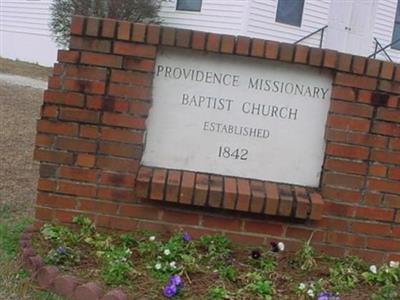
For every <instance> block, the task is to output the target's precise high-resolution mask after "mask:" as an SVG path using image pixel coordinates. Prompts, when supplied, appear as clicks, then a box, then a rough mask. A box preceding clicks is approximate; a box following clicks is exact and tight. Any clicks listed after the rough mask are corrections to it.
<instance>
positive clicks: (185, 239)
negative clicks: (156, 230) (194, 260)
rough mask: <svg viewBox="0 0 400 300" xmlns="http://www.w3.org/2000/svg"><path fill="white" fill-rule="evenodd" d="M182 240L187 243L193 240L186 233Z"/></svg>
mask: <svg viewBox="0 0 400 300" xmlns="http://www.w3.org/2000/svg"><path fill="white" fill-rule="evenodd" d="M182 239H183V240H184V241H185V242H190V240H191V238H190V235H189V233H187V232H184V233H183V235H182Z"/></svg>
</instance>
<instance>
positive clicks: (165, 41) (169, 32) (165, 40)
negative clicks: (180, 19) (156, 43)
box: [161, 27, 175, 46]
mask: <svg viewBox="0 0 400 300" xmlns="http://www.w3.org/2000/svg"><path fill="white" fill-rule="evenodd" d="M161 33H162V34H161V44H162V45H165V46H175V28H172V27H162V28H161Z"/></svg>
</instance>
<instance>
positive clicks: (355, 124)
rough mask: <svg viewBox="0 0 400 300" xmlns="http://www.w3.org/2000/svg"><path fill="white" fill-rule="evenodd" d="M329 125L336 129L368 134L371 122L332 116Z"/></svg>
mask: <svg viewBox="0 0 400 300" xmlns="http://www.w3.org/2000/svg"><path fill="white" fill-rule="evenodd" d="M327 124H328V126H329V127H331V128H335V129H343V130H350V131H362V132H368V131H369V126H370V120H368V119H361V118H354V117H347V116H341V115H334V114H331V115H329V117H328V122H327Z"/></svg>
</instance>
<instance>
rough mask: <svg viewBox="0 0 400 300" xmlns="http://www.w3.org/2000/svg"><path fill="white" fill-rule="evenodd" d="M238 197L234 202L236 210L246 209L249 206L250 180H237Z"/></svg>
mask: <svg viewBox="0 0 400 300" xmlns="http://www.w3.org/2000/svg"><path fill="white" fill-rule="evenodd" d="M237 187H238V198H237V202H236V210H241V211H248V210H249V206H250V198H251V192H250V182H249V181H248V180H246V179H238V180H237Z"/></svg>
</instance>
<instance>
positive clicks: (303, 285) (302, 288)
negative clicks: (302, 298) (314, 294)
mask: <svg viewBox="0 0 400 300" xmlns="http://www.w3.org/2000/svg"><path fill="white" fill-rule="evenodd" d="M305 289H306V285H305V284H304V283H303V282H302V283H300V284H299V290H302V291H303V290H305Z"/></svg>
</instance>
